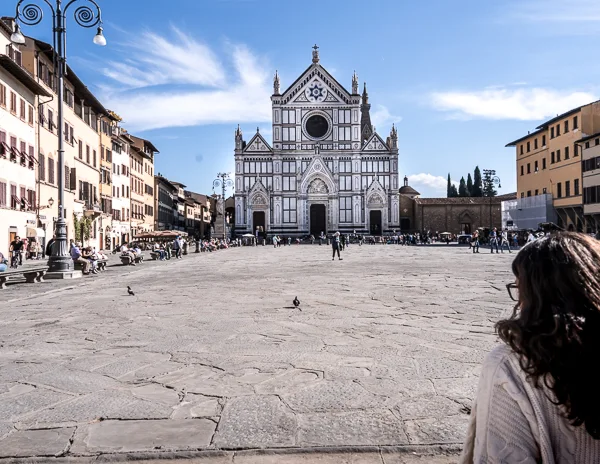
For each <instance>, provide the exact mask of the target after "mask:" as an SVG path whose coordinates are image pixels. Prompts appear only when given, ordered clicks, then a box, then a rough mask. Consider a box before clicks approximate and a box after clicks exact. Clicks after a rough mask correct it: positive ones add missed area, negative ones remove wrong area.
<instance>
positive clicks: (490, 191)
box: [483, 173, 498, 197]
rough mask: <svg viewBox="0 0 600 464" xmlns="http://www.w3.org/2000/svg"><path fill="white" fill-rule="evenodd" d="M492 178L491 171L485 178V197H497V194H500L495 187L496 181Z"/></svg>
mask: <svg viewBox="0 0 600 464" xmlns="http://www.w3.org/2000/svg"><path fill="white" fill-rule="evenodd" d="M492 179H493V177H492V176H491V175H490V174H489V173H486V175H485V176H484V178H483V196H484V197H495V196H496V195H498V192H497V191H496V189H495V188H494V181H493V180H492Z"/></svg>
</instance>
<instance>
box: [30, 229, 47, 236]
mask: <svg viewBox="0 0 600 464" xmlns="http://www.w3.org/2000/svg"><path fill="white" fill-rule="evenodd" d="M45 236H46V231H45V230H44V229H39V228H36V229H34V228H32V227H28V228H27V237H45Z"/></svg>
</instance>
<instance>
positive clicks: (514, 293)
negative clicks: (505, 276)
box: [506, 282, 519, 301]
mask: <svg viewBox="0 0 600 464" xmlns="http://www.w3.org/2000/svg"><path fill="white" fill-rule="evenodd" d="M506 290H508V295H509V296H510V299H511V300H513V301H519V287H517V284H515V283H514V282H511V283H510V284H506Z"/></svg>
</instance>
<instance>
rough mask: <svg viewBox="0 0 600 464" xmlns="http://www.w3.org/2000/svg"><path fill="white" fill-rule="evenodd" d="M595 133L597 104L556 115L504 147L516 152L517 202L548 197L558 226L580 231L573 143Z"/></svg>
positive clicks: (599, 115)
mask: <svg viewBox="0 0 600 464" xmlns="http://www.w3.org/2000/svg"><path fill="white" fill-rule="evenodd" d="M599 129H600V102H594V103H590V104H588V105H584V106H581V107H578V108H575V109H573V110H570V111H567V112H566V113H563V114H561V115H558V116H556V117H555V118H552V119H550V120H548V121H546V122H544V123H543V124H541V125H540V126H538V127H537V128H536V131H535V132H533V133H530V134H527V135H526V136H524V137H521V138H520V139H518V140H515V141H514V142H511V143H509V144H508V145H506V146H507V147H515V148H516V163H517V198H518V199H519V198H527V197H532V196H536V195H543V194H551V195H552V203H553V206H554V209H555V210H556V214H557V218H558V219H557V222H558V225H559V226H561V227H564V228H567V229H569V230H580V231H582V230H584V228H585V226H584V222H585V221H584V214H583V196H582V193H583V190H582V181H581V179H582V176H581V150H580V148H579V146H578V144H577V142H578V141H579V140H580V139H581V138H582V137H585V136H587V135H588V134H594V133H596V132H597V131H598V130H599Z"/></svg>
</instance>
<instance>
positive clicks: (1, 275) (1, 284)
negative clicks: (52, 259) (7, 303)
mask: <svg viewBox="0 0 600 464" xmlns="http://www.w3.org/2000/svg"><path fill="white" fill-rule="evenodd" d="M47 271H48V266H44V267H34V268H31V267H30V268H25V269H22V270H18V269H13V270H10V271H4V272H0V289H3V288H6V282H7V281H8V279H9V278H10V277H19V276H23V277H25V281H26V282H27V283H29V284H33V283H35V282H43V281H44V276H45V275H46V272H47Z"/></svg>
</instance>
